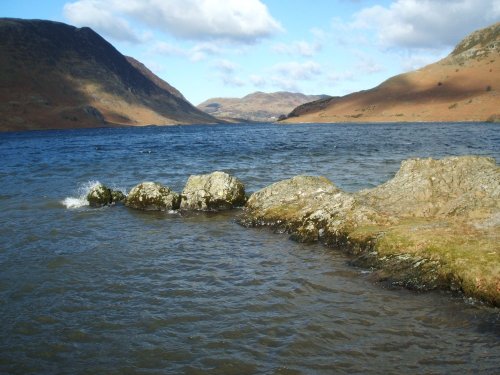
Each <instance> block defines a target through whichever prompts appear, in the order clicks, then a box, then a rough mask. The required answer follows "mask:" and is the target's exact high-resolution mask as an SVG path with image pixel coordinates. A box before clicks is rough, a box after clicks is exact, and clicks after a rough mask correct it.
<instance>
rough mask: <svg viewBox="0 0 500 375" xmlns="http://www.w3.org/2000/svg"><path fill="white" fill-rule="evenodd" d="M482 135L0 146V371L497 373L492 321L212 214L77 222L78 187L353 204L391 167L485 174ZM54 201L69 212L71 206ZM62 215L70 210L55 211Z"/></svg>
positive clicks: (497, 140) (137, 135) (466, 129)
mask: <svg viewBox="0 0 500 375" xmlns="http://www.w3.org/2000/svg"><path fill="white" fill-rule="evenodd" d="M499 130H500V127H499V126H498V125H494V124H377V125H352V124H350V125H316V124H311V125H300V126H282V125H269V124H261V125H214V126H208V125H207V126H190V127H167V128H160V127H147V128H122V129H116V128H115V129H93V130H73V131H44V132H26V133H2V134H0V212H1V215H0V239H1V241H0V317H1V320H0V373H13V374H26V373H36V374H39V373H47V374H54V373H58V374H86V373H89V374H98V373H99V374H101V373H102V374H135V373H138V374H144V373H147V374H166V373H171V374H182V373H186V374H206V373H208V374H260V373H263V374H332V373H340V374H343V373H345V374H353V373H359V374H365V373H373V374H390V373H394V374H401V373H405V374H411V373H414V374H417V373H418V374H420V373H429V374H431V373H432V374H434V373H436V374H437V373H472V372H478V373H481V374H495V373H497V370H498V368H500V344H499V342H500V341H499V338H500V317H499V312H498V310H497V309H492V308H488V307H485V306H482V305H481V304H478V303H477V302H475V301H470V300H464V299H463V298H462V297H460V296H454V295H451V294H449V293H447V292H435V293H425V294H417V293H414V292H410V291H406V290H388V289H385V288H383V287H382V286H381V285H378V284H373V283H372V282H371V281H370V278H369V273H368V271H366V270H362V269H356V268H352V267H350V266H348V265H347V261H348V258H347V257H346V256H345V255H344V254H342V253H340V252H339V251H336V250H335V249H327V248H324V247H322V246H320V245H304V244H298V243H295V242H292V241H290V240H288V239H287V237H286V236H285V235H279V234H274V233H271V232H269V231H268V230H265V229H245V228H243V227H240V226H238V225H237V224H236V223H235V220H234V219H235V217H236V215H238V210H234V211H231V212H226V213H220V214H208V213H193V214H180V213H170V214H168V213H154V212H140V211H135V210H130V209H127V208H126V207H123V206H115V207H107V208H102V209H91V208H89V207H87V206H84V205H81V204H78V202H80V203H81V199H79V198H80V196H81V195H82V194H83V193H84V191H85V189H86V187H87V186H88V185H89V184H90V183H92V181H100V182H102V183H105V184H106V185H109V186H112V187H114V188H119V189H122V190H124V191H128V190H129V189H130V188H131V187H132V186H134V185H135V184H137V183H139V182H141V181H145V180H153V181H158V182H161V183H163V184H165V185H168V186H170V187H171V188H173V189H174V190H177V191H181V190H182V188H183V186H184V184H185V182H186V180H187V178H188V176H189V175H190V174H201V173H208V172H212V171H215V170H223V171H226V172H228V173H230V174H233V175H235V176H237V177H238V178H240V179H241V180H242V181H243V182H244V183H245V186H246V188H247V191H248V192H252V191H256V190H258V189H260V188H262V187H264V186H266V185H268V184H270V183H272V182H276V181H278V180H281V179H284V178H289V177H292V176H295V175H298V174H310V175H323V176H326V177H328V178H329V179H331V180H332V181H334V182H335V183H336V184H337V185H338V186H339V187H341V188H343V189H345V190H348V191H356V190H359V189H363V188H367V187H372V186H375V185H377V184H380V183H382V182H384V181H386V180H387V179H389V178H391V176H393V175H394V173H395V171H396V170H397V169H398V167H399V164H400V162H401V160H404V159H407V158H410V157H435V158H438V157H443V156H448V155H465V154H476V155H486V156H491V157H494V158H496V160H497V161H498V160H500V132H499ZM68 202H76V203H77V204H74V205H73V206H71V205H70V204H68ZM69 206H71V207H72V208H71V207H69Z"/></svg>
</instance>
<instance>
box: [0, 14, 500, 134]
mask: <svg viewBox="0 0 500 375" xmlns="http://www.w3.org/2000/svg"><path fill="white" fill-rule="evenodd" d="M172 73H173V74H174V73H175V72H172ZM499 88H500V23H496V24H494V25H492V26H490V27H487V28H485V29H482V30H478V31H476V32H474V33H472V34H471V35H469V36H467V37H466V38H465V39H464V40H463V41H461V42H460V43H459V44H458V45H457V46H456V48H455V49H454V50H453V52H452V53H451V54H450V55H449V56H447V57H446V58H444V59H442V60H441V61H438V62H436V63H434V64H431V65H428V66H425V67H423V68H421V69H418V70H415V71H411V72H408V73H404V74H401V75H397V76H395V77H392V78H389V79H388V80H386V81H385V82H383V83H381V84H380V85H379V86H377V87H374V88H372V89H369V90H364V91H360V92H355V93H352V94H349V95H346V96H342V97H330V96H328V95H304V94H301V93H290V92H276V93H263V92H256V93H253V94H249V95H247V96H245V97H243V98H213V99H208V100H206V101H205V102H203V103H201V104H199V105H198V106H197V107H195V106H194V105H192V104H191V103H189V102H188V101H187V100H186V99H185V97H184V96H183V95H182V93H181V92H180V91H179V90H178V89H176V88H174V87H173V86H171V85H170V84H169V83H167V82H165V81H164V80H162V79H161V78H159V77H158V76H156V75H155V74H154V73H153V72H152V71H150V70H149V69H148V68H147V67H146V66H145V65H144V64H142V63H141V62H140V61H138V60H136V59H134V58H132V57H127V56H124V55H122V54H121V53H120V52H119V51H117V50H116V49H115V48H114V47H113V46H112V45H111V44H110V43H109V42H107V41H106V40H105V39H103V38H102V37H101V36H100V35H98V34H97V33H96V32H94V31H93V30H92V29H90V28H88V27H82V28H76V27H73V26H70V25H66V24H63V23H59V22H52V21H43V20H22V19H9V18H3V19H0V114H1V116H2V121H1V123H0V131H23V130H39V129H70V128H87V127H102V126H145V125H190V124H215V123H231V122H248V123H252V122H274V121H279V122H280V123H349V122H356V123H360V122H361V123H370V122H484V121H492V122H496V121H499V118H500V96H499V91H498V90H499Z"/></svg>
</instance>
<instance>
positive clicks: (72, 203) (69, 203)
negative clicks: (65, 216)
mask: <svg viewBox="0 0 500 375" xmlns="http://www.w3.org/2000/svg"><path fill="white" fill-rule="evenodd" d="M99 184H100V182H99V181H88V182H86V183H84V184H82V185H80V186H79V187H78V189H77V191H76V193H77V196H76V197H66V198H64V199H63V200H62V201H61V204H62V205H63V206H64V207H66V208H68V209H75V208H81V207H85V206H88V205H89V201H88V200H87V194H88V193H89V192H90V189H92V188H93V187H94V186H97V185H99Z"/></svg>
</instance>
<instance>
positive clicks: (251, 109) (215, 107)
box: [198, 91, 327, 122]
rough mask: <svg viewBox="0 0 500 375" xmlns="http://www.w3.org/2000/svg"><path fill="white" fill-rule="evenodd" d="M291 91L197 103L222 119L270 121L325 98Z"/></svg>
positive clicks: (215, 99)
mask: <svg viewBox="0 0 500 375" xmlns="http://www.w3.org/2000/svg"><path fill="white" fill-rule="evenodd" d="M326 97H327V96H325V95H304V94H300V93H293V92H286V91H281V92H274V93H264V92H254V93H252V94H249V95H247V96H244V97H243V98H213V99H208V100H206V101H204V102H203V103H201V104H199V105H198V108H199V109H201V110H202V111H204V112H206V113H209V114H210V115H212V116H215V117H218V118H223V119H238V120H243V121H245V120H247V121H248V120H249V121H262V122H272V121H276V120H278V118H279V117H280V116H284V115H286V114H287V113H289V112H290V111H291V110H292V109H294V108H295V107H297V106H298V105H301V104H303V103H307V102H311V101H314V100H318V99H323V98H326Z"/></svg>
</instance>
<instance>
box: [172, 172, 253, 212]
mask: <svg viewBox="0 0 500 375" xmlns="http://www.w3.org/2000/svg"><path fill="white" fill-rule="evenodd" d="M245 201H246V196H245V186H244V185H243V183H242V182H241V181H240V180H238V179H237V178H236V177H233V176H230V175H229V174H227V173H225V172H213V173H210V174H205V175H193V176H190V177H189V179H188V181H187V183H186V186H185V187H184V190H183V191H182V201H181V209H183V210H226V209H230V208H233V207H238V206H242V205H244V204H245Z"/></svg>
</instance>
